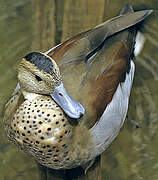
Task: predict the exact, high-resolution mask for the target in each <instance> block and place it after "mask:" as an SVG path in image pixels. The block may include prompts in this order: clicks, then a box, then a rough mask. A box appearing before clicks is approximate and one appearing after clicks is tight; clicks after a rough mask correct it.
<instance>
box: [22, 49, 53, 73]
mask: <svg viewBox="0 0 158 180" xmlns="http://www.w3.org/2000/svg"><path fill="white" fill-rule="evenodd" d="M24 58H25V59H26V60H27V61H29V62H30V63H32V64H34V65H35V66H36V67H37V68H38V69H39V70H43V71H45V72H47V73H49V74H53V73H54V71H53V63H52V61H51V60H50V59H49V58H48V57H47V56H45V55H43V54H41V53H39V52H31V53H29V54H27V55H26V56H25V57H24Z"/></svg>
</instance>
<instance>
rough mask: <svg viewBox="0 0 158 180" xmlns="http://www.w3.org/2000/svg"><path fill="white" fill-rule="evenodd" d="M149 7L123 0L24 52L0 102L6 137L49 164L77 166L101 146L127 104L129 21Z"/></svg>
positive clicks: (130, 66) (130, 50)
mask: <svg viewBox="0 0 158 180" xmlns="http://www.w3.org/2000/svg"><path fill="white" fill-rule="evenodd" d="M151 12H152V11H151V10H145V11H138V12H134V11H133V9H132V7H131V6H129V5H127V6H126V7H125V8H124V9H123V10H122V12H121V15H120V16H117V17H115V18H113V19H112V20H109V21H107V22H105V23H103V24H101V25H99V26H97V27H95V28H93V29H91V30H89V31H86V32H83V33H81V34H79V35H77V36H75V37H73V38H71V39H69V40H67V41H65V42H64V43H62V44H59V45H58V46H56V47H54V48H52V49H50V50H49V51H47V52H46V53H40V52H32V53H30V54H28V55H26V56H25V57H24V58H23V59H22V61H21V63H20V65H19V68H18V80H19V84H18V85H17V88H16V89H15V91H14V93H13V96H12V97H11V99H10V100H9V102H8V103H7V104H6V106H5V116H4V123H5V130H6V133H7V135H8V137H9V138H10V139H11V141H13V142H14V143H15V144H16V145H17V146H18V147H19V148H20V149H21V150H23V151H25V152H26V153H28V154H30V155H32V156H33V157H34V158H35V159H36V160H37V161H38V162H39V163H41V164H42V165H44V166H47V167H50V168H53V169H70V168H73V167H77V166H80V165H81V166H84V165H85V164H87V163H88V162H90V161H91V160H93V159H95V157H97V156H98V155H100V154H101V153H102V152H103V151H105V149H106V148H107V147H108V146H109V145H110V144H111V142H112V141H113V140H114V139H115V137H116V136H117V135H118V133H119V131H120V128H121V127H122V125H123V122H124V120H125V117H126V113H127V109H128V102H129V96H130V91H131V86H132V81H133V76H134V69H135V65H134V61H133V58H134V55H133V51H134V46H135V39H136V30H135V27H131V26H132V25H134V24H136V23H138V22H140V21H142V20H143V19H145V18H146V17H147V16H148V15H149V14H150V13H151ZM129 27H130V28H129ZM126 28H128V29H126ZM124 29H125V30H124ZM121 30H123V31H121ZM119 31H121V32H119ZM118 32H119V33H118ZM115 33H117V34H115ZM113 34H115V35H113ZM111 35H113V36H111ZM109 36H110V37H109ZM59 69H60V71H59ZM60 72H61V74H60ZM63 84H64V85H63ZM64 86H65V88H66V89H67V91H68V92H69V94H71V96H72V97H73V98H71V96H70V95H68V93H67V91H66V89H65V88H64ZM74 99H75V100H74ZM79 102H80V103H81V104H82V105H81V104H80V103H79ZM76 119H79V120H76ZM74 122H75V123H74Z"/></svg>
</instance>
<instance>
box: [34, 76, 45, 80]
mask: <svg viewBox="0 0 158 180" xmlns="http://www.w3.org/2000/svg"><path fill="white" fill-rule="evenodd" d="M35 78H36V79H37V81H43V80H42V79H41V78H40V77H39V76H37V75H35Z"/></svg>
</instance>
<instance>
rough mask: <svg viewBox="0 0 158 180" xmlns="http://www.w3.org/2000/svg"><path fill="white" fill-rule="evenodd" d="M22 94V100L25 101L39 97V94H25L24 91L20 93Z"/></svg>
mask: <svg viewBox="0 0 158 180" xmlns="http://www.w3.org/2000/svg"><path fill="white" fill-rule="evenodd" d="M22 93H23V96H24V98H25V99H27V100H30V101H31V100H32V99H34V98H36V97H38V96H40V95H39V94H36V93H30V92H26V91H22Z"/></svg>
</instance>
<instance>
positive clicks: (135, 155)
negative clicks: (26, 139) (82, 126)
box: [0, 0, 158, 180]
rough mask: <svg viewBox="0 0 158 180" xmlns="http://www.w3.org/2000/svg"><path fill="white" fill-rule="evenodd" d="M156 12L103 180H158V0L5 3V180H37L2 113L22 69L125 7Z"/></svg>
mask: <svg viewBox="0 0 158 180" xmlns="http://www.w3.org/2000/svg"><path fill="white" fill-rule="evenodd" d="M128 2H129V3H131V4H132V5H133V7H134V9H135V10H143V9H154V10H155V11H154V13H153V14H152V15H151V16H149V17H148V18H147V20H145V22H144V23H143V25H142V26H141V28H140V30H141V32H143V34H144V36H145V38H146V42H145V46H144V49H143V51H142V53H141V54H140V56H139V57H138V58H137V59H136V74H135V79H134V85H133V89H132V94H131V98H130V105H129V111H128V117H127V120H126V122H125V124H124V126H123V128H122V129H121V132H120V135H119V136H118V137H117V139H116V140H115V141H114V142H113V143H112V145H111V146H110V147H109V148H108V149H107V151H106V152H104V154H103V156H102V160H101V168H102V176H103V179H104V180H157V179H158V141H157V139H158V133H157V132H158V110H157V108H158V0H139V1H138V0H129V1H127V0H97V1H96V0H45V1H44V0H32V1H31V0H20V1H19V0H12V1H10V0H0V180H38V179H39V175H38V168H37V165H36V163H35V162H34V160H33V159H32V158H31V157H28V156H27V155H25V154H24V153H23V152H20V151H19V150H18V149H17V148H16V147H15V146H14V145H12V143H10V142H9V140H8V138H7V137H6V135H5V132H4V126H3V107H4V105H5V103H6V102H7V100H8V99H9V97H10V96H11V94H12V92H13V89H14V88H15V86H16V83H17V77H16V76H17V71H16V68H17V65H18V63H19V62H20V59H21V57H23V56H24V55H26V54H27V53H29V52H30V51H42V52H45V51H46V50H48V49H50V48H51V47H53V46H54V45H56V44H58V43H60V42H62V41H64V40H66V39H68V38H70V37H71V36H73V35H75V34H77V33H79V32H82V31H85V30H88V29H89V28H92V27H94V26H96V25H98V24H100V23H102V22H103V21H106V20H108V19H110V18H112V17H114V16H117V15H118V14H119V12H120V10H121V9H122V7H123V6H124V5H125V4H126V3H128Z"/></svg>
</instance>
